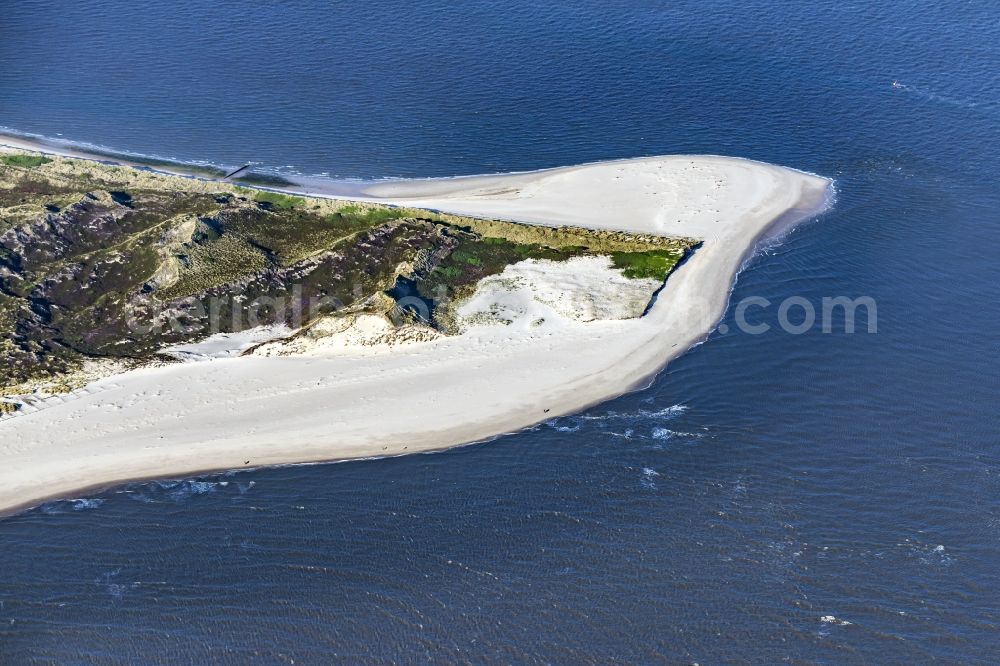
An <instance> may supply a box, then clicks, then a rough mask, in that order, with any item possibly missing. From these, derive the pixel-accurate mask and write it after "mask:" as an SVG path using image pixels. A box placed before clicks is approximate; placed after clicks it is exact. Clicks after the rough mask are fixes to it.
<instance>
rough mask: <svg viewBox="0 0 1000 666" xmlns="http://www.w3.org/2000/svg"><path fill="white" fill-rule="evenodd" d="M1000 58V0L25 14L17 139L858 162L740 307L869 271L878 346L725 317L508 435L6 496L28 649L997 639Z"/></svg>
mask: <svg viewBox="0 0 1000 666" xmlns="http://www.w3.org/2000/svg"><path fill="white" fill-rule="evenodd" d="M998 44H1000V14H998V12H997V10H996V7H995V5H994V4H992V3H988V2H970V3H965V4H963V5H961V6H958V5H949V6H947V7H944V6H941V7H939V6H937V5H935V4H931V3H917V2H895V3H886V4H883V5H880V6H879V7H877V8H869V7H865V6H861V5H859V6H853V7H849V6H844V5H841V4H840V3H826V2H819V3H809V4H808V5H805V4H803V5H802V6H800V7H792V8H789V7H784V6H779V5H777V4H775V3H757V4H754V5H748V4H746V3H736V2H718V3H713V4H711V5H708V6H706V5H704V3H671V4H669V5H667V4H666V3H662V4H661V3H655V2H653V3H636V2H611V3H597V2H581V3H575V4H573V5H568V4H567V5H562V4H560V5H558V6H550V7H543V8H538V7H534V6H532V5H530V4H527V3H525V4H514V5H511V4H510V3H497V2H486V1H483V0H474V1H471V2H466V3H462V4H461V5H453V4H452V3H444V2H430V3H424V4H422V5H419V6H417V5H416V4H414V3H396V2H384V3H378V5H377V6H358V5H356V4H348V3H334V4H332V5H331V4H326V3H317V2H306V1H298V2H288V3H280V4H275V5H274V6H273V7H269V8H261V7H259V6H258V5H256V4H254V3H249V2H235V1H232V0H227V1H223V2H217V3H213V4H212V5H211V6H202V4H201V3H194V2H189V1H181V2H177V3H172V5H171V6H169V7H168V6H161V5H160V4H154V3H148V2H139V3H131V4H125V3H114V2H110V3H94V2H82V3H77V4H75V5H74V6H71V7H70V6H63V5H62V3H58V4H57V3H46V2H39V1H37V0H28V1H26V2H22V3H18V4H17V5H16V6H10V7H7V6H5V7H4V10H3V22H2V25H0V63H2V65H0V125H2V126H5V127H8V128H12V129H14V130H17V131H21V132H29V133H38V134H42V135H46V136H49V137H57V135H59V134H61V135H62V138H64V139H69V140H76V141H85V142H90V143H94V144H99V145H104V146H108V147H112V148H116V149H120V150H129V151H134V152H139V153H145V154H152V155H159V156H163V157H173V158H177V159H182V160H189V161H207V162H212V163H218V164H223V165H229V164H241V163H243V162H244V161H246V160H256V161H259V162H262V163H263V164H264V165H265V166H267V167H269V168H272V169H274V170H277V171H279V172H289V173H304V174H329V175H331V176H334V177H342V178H378V177H387V176H440V175H454V174H463V173H483V172H491V171H505V170H514V169H533V168H541V167H547V166H556V165H563V164H573V163H578V162H583V161H589V160H597V159H605V158H617V157H631V156H636V155H648V154H662V153H688V152H690V153H717V154H730V155H738V156H744V157H750V158H754V159H761V160H765V161H771V162H777V163H782V164H786V165H789V166H794V167H797V168H802V169H806V170H809V171H814V172H817V173H820V174H823V175H826V176H830V177H833V178H835V179H836V180H837V188H838V193H839V194H838V200H837V205H836V207H835V208H834V209H833V210H832V211H831V212H830V213H828V214H826V215H824V216H822V217H821V218H820V219H818V220H816V221H813V222H811V223H809V224H807V225H804V226H802V227H801V228H799V229H798V230H796V231H795V232H793V233H792V234H791V235H790V236H789V237H787V238H786V239H785V240H784V241H783V242H782V243H781V244H780V245H778V246H776V247H772V248H770V249H769V250H767V251H766V252H765V253H764V255H763V256H761V257H758V259H757V260H755V261H754V262H752V264H751V265H750V267H749V268H748V270H747V271H746V272H744V273H743V274H742V275H741V277H740V280H739V283H738V285H737V287H736V290H735V292H734V296H733V298H734V300H737V301H738V300H740V299H743V298H746V297H750V296H763V297H766V298H768V299H770V300H771V301H773V302H774V303H779V302H780V301H781V300H782V299H784V298H787V297H789V296H802V297H804V298H805V299H807V300H808V301H809V302H811V303H815V304H817V305H818V304H819V303H820V299H822V298H823V297H828V296H840V295H844V296H849V297H852V298H855V297H860V296H871V297H872V298H874V299H875V300H876V302H877V304H878V332H877V333H875V334H868V333H855V334H853V335H848V334H845V333H844V332H843V326H842V325H840V322H834V326H833V329H834V331H833V332H832V333H824V332H823V331H822V329H821V327H820V325H819V324H818V323H817V325H816V326H815V327H814V328H813V329H811V330H810V331H809V332H808V333H806V334H803V335H789V334H787V333H784V332H782V331H781V330H780V329H778V328H777V327H775V328H773V329H772V330H771V331H770V332H768V333H767V334H764V335H759V336H754V335H747V334H744V333H740V332H739V330H738V328H737V327H736V326H735V325H734V321H733V313H732V312H730V314H729V315H727V318H726V320H725V321H724V323H725V324H727V326H728V327H729V329H730V332H728V333H726V334H722V333H719V332H716V333H715V334H713V336H712V338H711V339H710V340H709V341H708V343H707V344H704V345H702V346H699V347H697V348H695V349H694V350H692V351H691V352H690V353H688V354H687V355H685V356H684V357H682V358H681V359H679V360H678V361H676V362H675V363H673V364H672V365H671V366H670V367H669V368H668V370H667V371H665V372H664V373H663V374H662V375H661V376H660V377H659V378H658V379H657V380H656V382H655V383H654V384H653V386H651V387H650V388H649V389H647V390H645V391H642V392H639V393H636V394H633V395H629V396H625V397H623V398H620V399H618V400H615V401H612V402H610V403H608V404H606V405H602V406H600V407H597V408H594V409H592V410H589V411H587V412H585V413H583V414H581V415H578V416H575V417H570V418H565V419H559V420H556V421H553V422H551V423H549V424H545V425H543V426H540V427H538V428H536V429H534V430H532V431H529V432H525V433H521V434H517V435H512V436H508V437H504V438H502V439H500V440H498V441H495V442H492V443H488V444H483V445H476V446H471V447H467V448H463V449H458V450H453V451H450V452H447V453H443V454H436V455H427V456H412V457H408V458H401V459H394V460H384V461H369V462H356V463H345V464H339V465H324V466H313V467H299V468H288V469H277V470H261V471H255V472H249V473H242V474H238V475H235V476H217V477H208V478H205V479H199V480H196V481H184V482H170V483H159V484H136V485H133V486H130V487H128V488H126V489H119V490H116V491H109V492H106V493H101V494H96V495H94V496H88V497H87V498H86V501H74V502H57V503H52V504H49V505H46V506H45V507H42V508H40V509H38V510H34V511H31V512H28V513H26V514H23V515H21V516H18V517H15V518H11V519H7V520H4V521H2V522H0V544H2V546H0V571H3V576H2V577H0V663H11V664H21V663H39V664H44V663H70V664H75V663H87V664H90V663H99V664H113V663H149V662H154V663H155V662H157V661H162V662H164V663H233V664H243V663H288V662H289V661H290V660H292V659H294V661H295V663H298V664H302V663H307V664H308V663H330V662H331V661H333V660H334V659H335V658H337V657H339V658H340V659H342V660H344V661H351V662H354V661H365V662H379V663H381V662H386V661H392V660H396V661H404V662H409V661H418V660H420V661H424V660H428V659H430V660H433V661H439V662H462V661H472V662H477V663H478V662H484V661H485V662H490V663H509V662H518V663H521V662H529V663H581V662H582V663H588V662H589V663H602V664H604V663H616V662H623V663H633V662H654V661H664V660H665V661H668V662H672V663H689V662H699V663H703V664H707V663H719V662H726V661H730V662H734V661H735V662H742V661H750V662H757V663H774V662H777V661H781V660H784V661H790V662H794V663H872V662H878V663H915V662H919V663H924V662H931V661H940V662H947V663H953V662H971V663H975V662H981V663H989V662H992V661H995V655H996V654H997V653H998V652H1000V640H998V638H997V636H998V629H1000V626H998V625H1000V619H998V610H1000V609H998V603H997V590H998V587H1000V576H998V573H997V572H998V570H1000V502H998V499H997V498H998V496H1000V434H998V430H1000V428H998V426H1000V419H998V417H997V405H998V403H1000V400H998V398H1000V385H998V381H997V376H998V374H997V371H998V369H1000V368H998V362H997V333H996V330H997V325H998V324H1000V304H998V300H997V297H996V286H995V285H996V284H997V269H996V266H997V258H998V253H997V247H998V244H997V243H998V240H1000V224H998V222H1000V219H998V217H1000V216H998V213H997V210H998V207H1000V194H998V189H997V186H996V184H995V183H996V181H995V178H996V173H997V170H998V169H997V167H998V166H1000V158H998V155H1000V136H998V130H997V127H998V121H1000V100H998V94H997V90H998V89H1000V86H998V83H1000V81H998V72H1000V47H998ZM894 80H896V81H897V83H898V85H897V86H893V84H892V83H893V81H894ZM757 318H759V319H760V320H762V321H765V322H768V323H772V324H775V323H776V322H775V313H774V311H773V310H770V311H766V312H763V313H760V314H759V317H757ZM405 408H406V406H405V405H400V409H405ZM0 436H2V429H0ZM831 616H832V618H834V619H830V618H831ZM824 618H825V619H824ZM847 623H849V624H847Z"/></svg>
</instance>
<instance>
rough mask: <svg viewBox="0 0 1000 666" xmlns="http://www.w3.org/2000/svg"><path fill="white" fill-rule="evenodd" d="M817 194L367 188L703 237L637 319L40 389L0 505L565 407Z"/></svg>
mask: <svg viewBox="0 0 1000 666" xmlns="http://www.w3.org/2000/svg"><path fill="white" fill-rule="evenodd" d="M0 143H9V142H8V141H7V140H6V139H4V140H2V141H0ZM20 147H22V148H24V147H28V146H24V145H22V146H20ZM300 191H307V192H309V193H311V194H315V195H319V196H323V195H326V196H332V195H335V194H336V192H333V191H331V190H327V191H324V189H323V187H321V186H320V184H317V183H304V184H303V187H302V188H301V190H300ZM829 191H830V181H828V180H826V179H824V178H820V177H818V176H813V175H809V174H806V173H803V172H799V171H794V170H791V169H786V168H782V167H778V166H773V165H768V164H763V163H758V162H752V161H748V160H742V159H734V158H725V157H708V156H669V157H651V158H641V159H632V160H621V161H612V162H602V163H596V164H586V165H581V166H576V167H566V168H559V169H551V170H544V171H538V172H532V173H518V174H510V175H497V176H481V177H470V178H456V179H439V180H427V181H399V182H386V183H379V184H373V185H370V186H368V187H367V188H365V189H364V190H363V192H362V193H363V195H364V196H365V197H366V198H368V199H370V200H372V201H379V202H385V203H392V204H398V205H405V206H412V207H417V208H429V209H434V210H440V211H444V212H449V213H456V214H462V215H469V216H482V217H491V218H500V219H508V220H513V221H520V222H528V223H533V224H542V225H562V224H573V225H578V226H584V227H589V228H595V229H612V230H623V231H631V232H642V233H652V234H661V235H681V236H689V237H696V238H699V239H702V240H703V241H704V243H703V245H702V246H701V247H700V248H699V249H698V250H697V251H696V252H695V254H694V255H693V256H692V257H691V258H690V259H689V260H688V261H687V262H686V263H685V264H684V265H683V266H681V267H680V268H679V269H678V270H677V271H676V272H675V273H674V274H673V275H672V276H671V277H670V279H669V280H668V281H667V283H666V286H665V287H664V289H663V290H662V291H661V292H660V294H659V296H658V298H657V299H656V301H655V303H654V304H653V306H652V307H651V308H650V310H649V311H648V313H647V314H646V315H645V316H643V317H641V318H638V319H627V320H615V321H591V322H587V323H580V322H572V321H560V322H559V323H558V324H554V325H551V326H546V327H542V328H540V329H532V328H528V327H502V326H501V327H482V328H475V329H472V330H470V331H467V332H466V333H463V334H462V335H458V336H449V337H441V338H439V339H435V340H430V341H426V342H419V343H416V344H410V345H405V346H401V347H398V348H394V349H393V350H391V351H389V352H385V351H370V352H358V353H340V354H328V355H312V356H309V357H297V356H283V357H263V356H244V357H237V358H216V359H212V360H211V361H207V362H196V363H182V364H176V365H168V366H165V367H158V368H147V369H142V370H136V371H132V372H129V373H125V374H122V375H117V376H114V377H110V378H107V379H104V380H101V381H99V382H97V383H95V384H94V385H91V386H88V387H87V388H85V389H83V390H82V391H79V392H77V393H76V394H74V395H71V396H66V397H57V398H51V399H49V400H48V401H46V404H45V405H44V408H43V409H40V410H38V411H35V412H33V413H26V414H23V415H20V416H17V417H16V418H11V419H8V420H5V421H3V422H0V460H3V463H4V464H3V466H2V470H0V513H11V512H13V511H16V510H19V509H22V508H24V507H28V506H31V505H35V504H37V503H39V502H40V501H42V500H44V499H46V498H51V497H65V496H72V495H73V494H76V493H79V492H81V491H83V490H84V489H89V488H94V487H103V486H107V485H111V484H113V483H116V482H120V481H125V480H131V479H140V478H153V477H176V476H184V475H190V474H193V473H197V472H204V471H211V470H226V469H235V468H247V467H257V466H261V465H276V464H288V463H303V462H315V461H330V460H341V459H350V458H366V457H377V456H390V455H400V454H406V453H413V452H419V451H431V450H437V449H443V448H448V447H451V446H456V445H460V444H465V443H470V442H476V441H482V440H485V439H489V438H492V437H495V436H498V435H501V434H503V433H507V432H512V431H516V430H519V429H522V428H525V427H528V426H531V425H533V424H536V423H538V422H540V421H543V420H547V419H550V418H553V417H556V416H559V415H564V414H568V413H572V412H576V411H579V410H581V409H583V408H585V407H587V406H590V405H593V404H595V403H598V402H601V401H604V400H607V399H609V398H612V397H615V396H617V395H620V394H622V393H624V392H626V391H629V390H633V389H635V388H637V387H640V386H642V385H644V384H645V383H646V382H648V381H649V379H650V378H651V377H652V376H653V375H654V374H656V373H657V372H658V371H659V370H661V369H662V368H663V367H664V365H665V364H666V363H667V362H668V361H670V359H672V358H674V357H676V356H677V355H679V354H681V353H683V352H684V351H686V350H687V349H689V348H690V347H691V346H692V345H694V344H696V343H698V342H699V341H701V340H703V339H704V338H705V336H706V335H707V334H708V333H709V332H710V331H711V329H712V328H713V326H714V325H715V324H716V322H718V320H719V319H720V317H721V316H722V315H723V313H724V311H725V308H726V304H727V301H728V298H729V294H730V292H731V289H732V285H733V281H734V279H735V276H736V274H737V273H738V271H739V270H740V268H741V266H742V264H743V262H744V260H745V259H746V258H747V257H748V255H749V254H750V253H751V252H752V251H753V248H754V247H755V245H756V244H757V243H758V242H759V241H760V240H761V238H762V237H763V236H765V235H767V234H768V233H773V232H775V230H777V229H779V228H785V227H787V226H789V225H791V224H794V223H795V222H797V221H799V220H802V219H805V218H808V217H810V216H813V215H815V214H816V213H817V212H819V211H820V210H822V209H823V207H824V206H825V205H826V202H827V199H828V195H829ZM352 198H358V197H352Z"/></svg>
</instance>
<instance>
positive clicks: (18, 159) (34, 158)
mask: <svg viewBox="0 0 1000 666" xmlns="http://www.w3.org/2000/svg"><path fill="white" fill-rule="evenodd" d="M51 161H52V160H50V159H49V158H48V157H42V156H41V155H0V162H2V163H4V164H6V165H7V166H14V167H27V168H31V167H38V166H42V165H43V164H48V163H49V162H51Z"/></svg>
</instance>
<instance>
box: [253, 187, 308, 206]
mask: <svg viewBox="0 0 1000 666" xmlns="http://www.w3.org/2000/svg"><path fill="white" fill-rule="evenodd" d="M254 201H256V202H258V203H264V204H270V205H271V206H273V207H274V208H279V209H282V210H288V209H291V208H295V207H296V206H301V205H303V204H304V203H305V202H306V200H305V199H303V198H302V197H296V196H292V195H291V194H282V193H281V192H264V191H261V192H257V193H256V194H255V195H254Z"/></svg>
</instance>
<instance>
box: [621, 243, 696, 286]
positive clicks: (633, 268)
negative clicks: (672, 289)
mask: <svg viewBox="0 0 1000 666" xmlns="http://www.w3.org/2000/svg"><path fill="white" fill-rule="evenodd" d="M683 258H684V252H682V251H679V250H647V251H646V252H614V253H612V255H611V262H612V265H613V266H614V267H615V268H619V269H623V270H622V274H623V275H624V276H625V277H627V278H631V279H633V280H636V279H642V278H652V279H654V280H666V279H667V276H668V275H670V272H671V271H672V270H674V267H676V266H677V264H678V263H679V262H680V260H681V259H683Z"/></svg>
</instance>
